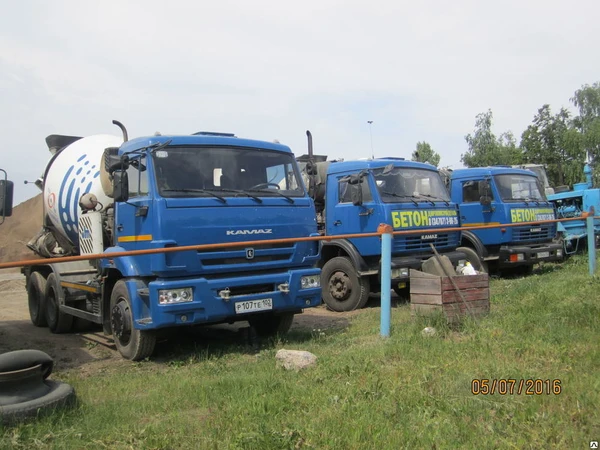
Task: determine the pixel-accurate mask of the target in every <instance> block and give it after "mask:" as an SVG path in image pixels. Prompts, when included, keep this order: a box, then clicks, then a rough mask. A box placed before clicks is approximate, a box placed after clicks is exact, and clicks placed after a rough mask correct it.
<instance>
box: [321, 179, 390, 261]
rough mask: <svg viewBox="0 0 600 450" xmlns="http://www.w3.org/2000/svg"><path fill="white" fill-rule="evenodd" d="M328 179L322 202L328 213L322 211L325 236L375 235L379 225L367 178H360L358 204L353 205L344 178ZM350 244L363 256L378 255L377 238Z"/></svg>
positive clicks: (349, 187)
mask: <svg viewBox="0 0 600 450" xmlns="http://www.w3.org/2000/svg"><path fill="white" fill-rule="evenodd" d="M350 176H355V177H358V176H359V173H355V174H350ZM329 178H331V184H330V185H329V186H328V187H327V197H328V198H327V199H326V202H327V206H328V209H330V211H325V214H326V221H327V234H328V235H332V236H335V235H339V234H354V233H374V232H376V231H377V227H378V226H379V220H378V216H379V214H378V211H377V205H376V203H375V202H374V201H373V195H372V191H371V186H370V181H371V177H370V175H364V176H362V177H361V178H362V183H360V189H361V192H362V204H361V205H355V204H353V202H352V198H351V190H352V187H351V186H350V184H349V183H348V178H349V177H348V176H340V177H337V179H335V178H333V177H329ZM330 187H331V188H332V189H330ZM330 205H333V208H330ZM331 209H333V211H331ZM351 242H352V243H353V244H354V246H355V247H356V248H357V249H358V251H359V253H360V254H361V255H363V256H366V255H372V254H378V253H380V244H379V239H378V238H376V237H375V238H358V239H351Z"/></svg>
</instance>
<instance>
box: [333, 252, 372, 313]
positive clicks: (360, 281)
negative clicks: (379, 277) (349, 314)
mask: <svg viewBox="0 0 600 450" xmlns="http://www.w3.org/2000/svg"><path fill="white" fill-rule="evenodd" d="M321 286H322V289H323V292H322V296H323V301H324V302H325V304H326V305H327V307H328V308H329V309H331V310H333V311H338V312H343V311H354V310H355V309H360V308H362V307H364V306H365V304H366V303H367V300H369V292H370V287H371V286H370V282H369V278H367V277H361V276H359V275H358V273H357V272H356V269H355V268H354V266H353V265H352V261H350V258H347V257H345V256H338V257H336V258H332V259H330V260H329V261H327V262H326V263H325V265H324V266H323V269H322V270H321Z"/></svg>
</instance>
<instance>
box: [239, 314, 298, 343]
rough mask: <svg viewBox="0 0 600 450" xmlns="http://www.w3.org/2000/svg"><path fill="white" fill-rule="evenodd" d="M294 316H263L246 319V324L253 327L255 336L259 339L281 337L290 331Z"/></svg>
mask: <svg viewBox="0 0 600 450" xmlns="http://www.w3.org/2000/svg"><path fill="white" fill-rule="evenodd" d="M294 315H295V314H294V313H284V314H264V315H260V316H256V317H251V318H248V323H249V324H250V326H251V327H254V329H255V330H256V334H257V335H258V336H260V337H270V336H275V335H280V336H283V335H284V334H287V332H288V331H290V327H291V326H292V322H294Z"/></svg>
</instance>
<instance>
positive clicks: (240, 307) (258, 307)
mask: <svg viewBox="0 0 600 450" xmlns="http://www.w3.org/2000/svg"><path fill="white" fill-rule="evenodd" d="M269 309H273V299H272V298H263V299H260V300H248V301H245V302H236V303H235V313H236V314H245V313H251V312H256V311H267V310H269Z"/></svg>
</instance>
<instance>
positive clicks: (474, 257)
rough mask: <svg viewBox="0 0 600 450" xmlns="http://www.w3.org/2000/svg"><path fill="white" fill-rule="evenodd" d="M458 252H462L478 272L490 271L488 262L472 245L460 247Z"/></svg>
mask: <svg viewBox="0 0 600 450" xmlns="http://www.w3.org/2000/svg"><path fill="white" fill-rule="evenodd" d="M456 251H457V252H462V253H464V254H465V256H466V257H467V261H469V262H470V263H471V265H472V266H473V269H475V270H476V271H477V272H481V273H488V267H487V264H486V263H485V262H484V261H483V260H482V259H481V258H480V257H479V255H478V254H477V252H476V251H475V250H473V249H472V248H470V247H458V248H457V249H456Z"/></svg>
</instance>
